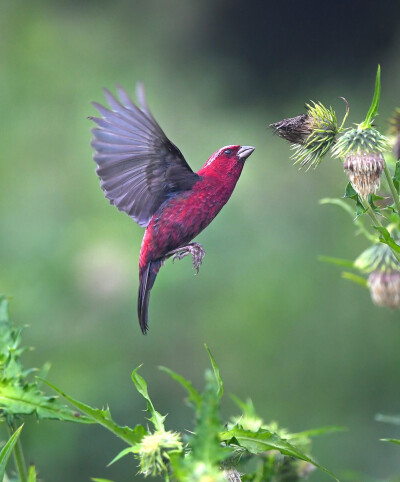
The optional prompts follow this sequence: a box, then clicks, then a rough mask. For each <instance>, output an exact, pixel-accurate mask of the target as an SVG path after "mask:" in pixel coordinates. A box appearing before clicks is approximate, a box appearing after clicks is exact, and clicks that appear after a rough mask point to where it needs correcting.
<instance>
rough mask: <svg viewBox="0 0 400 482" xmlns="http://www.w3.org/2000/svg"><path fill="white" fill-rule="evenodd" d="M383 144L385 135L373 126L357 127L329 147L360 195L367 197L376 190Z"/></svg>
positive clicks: (382, 163)
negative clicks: (341, 162)
mask: <svg viewBox="0 0 400 482" xmlns="http://www.w3.org/2000/svg"><path fill="white" fill-rule="evenodd" d="M387 145H388V140H387V138H386V137H384V136H382V135H381V134H380V133H379V132H378V131H377V130H376V129H374V128H372V127H369V128H361V127H360V126H358V128H355V129H351V130H349V131H347V132H346V133H345V134H343V136H342V137H341V138H340V139H339V141H338V142H337V144H336V145H335V147H334V148H333V149H332V154H333V155H334V156H335V157H342V158H343V159H344V163H343V169H344V170H345V172H346V173H347V175H348V177H349V179H350V182H351V185H352V186H353V188H354V190H355V191H356V192H357V194H359V195H360V196H362V197H367V196H369V195H370V194H373V193H375V192H376V191H377V190H378V189H379V186H380V183H381V176H382V172H383V170H384V168H385V160H384V158H383V155H382V152H384V151H385V150H386V149H387Z"/></svg>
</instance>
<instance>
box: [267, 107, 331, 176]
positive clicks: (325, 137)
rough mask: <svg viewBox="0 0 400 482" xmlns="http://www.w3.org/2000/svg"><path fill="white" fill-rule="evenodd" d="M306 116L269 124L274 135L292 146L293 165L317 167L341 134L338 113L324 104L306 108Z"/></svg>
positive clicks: (302, 115)
mask: <svg viewBox="0 0 400 482" xmlns="http://www.w3.org/2000/svg"><path fill="white" fill-rule="evenodd" d="M306 109H307V113H306V114H301V115H298V116H296V117H292V118H290V119H284V120H282V121H280V122H275V123H274V124H270V127H271V128H272V129H274V132H275V134H277V135H278V136H279V137H282V138H283V139H286V140H287V141H289V142H290V143H291V144H292V149H293V150H294V154H293V155H292V157H291V158H292V159H293V160H294V161H295V162H294V163H295V164H297V163H300V167H303V166H306V165H308V168H310V167H314V168H315V167H317V166H318V165H319V164H320V162H321V161H322V158H323V157H324V156H325V154H326V153H327V152H328V151H329V149H330V148H331V147H332V145H333V144H334V142H335V138H336V135H337V134H338V132H339V128H338V124H337V119H336V114H335V111H334V110H333V109H332V107H329V109H327V108H326V107H325V106H323V105H322V104H321V103H318V104H317V103H315V102H313V105H310V104H307V105H306Z"/></svg>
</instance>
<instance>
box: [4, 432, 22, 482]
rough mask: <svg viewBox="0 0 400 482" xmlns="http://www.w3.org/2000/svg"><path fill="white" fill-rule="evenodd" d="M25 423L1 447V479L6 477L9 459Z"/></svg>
mask: <svg viewBox="0 0 400 482" xmlns="http://www.w3.org/2000/svg"><path fill="white" fill-rule="evenodd" d="M22 427H23V425H21V426H20V427H19V428H18V429H17V430H16V431H15V432H14V433H13V434H12V435H11V437H10V438H9V439H8V441H7V442H6V443H5V445H4V447H3V448H2V449H1V452H0V480H3V479H4V475H5V473H6V466H7V462H8V459H9V458H10V456H11V454H12V451H13V449H14V446H15V445H16V443H17V442H18V439H19V436H20V434H21V430H22Z"/></svg>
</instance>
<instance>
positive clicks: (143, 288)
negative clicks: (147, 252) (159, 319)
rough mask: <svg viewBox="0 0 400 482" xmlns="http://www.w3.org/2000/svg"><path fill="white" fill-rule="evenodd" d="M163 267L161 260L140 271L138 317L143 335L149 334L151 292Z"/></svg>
mask: <svg viewBox="0 0 400 482" xmlns="http://www.w3.org/2000/svg"><path fill="white" fill-rule="evenodd" d="M161 266H162V261H161V260H159V259H158V260H155V261H149V262H148V263H147V264H146V265H145V266H143V268H140V270H139V294H138V306H137V309H138V317H139V324H140V328H141V329H142V332H143V334H144V335H145V334H146V333H147V330H148V329H149V325H148V321H149V320H148V310H149V300H150V290H151V288H152V287H153V285H154V281H155V280H156V277H157V274H158V272H159V271H160V268H161Z"/></svg>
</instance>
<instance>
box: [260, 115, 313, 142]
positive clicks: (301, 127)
mask: <svg viewBox="0 0 400 482" xmlns="http://www.w3.org/2000/svg"><path fill="white" fill-rule="evenodd" d="M314 125H315V120H314V118H313V117H311V116H309V115H307V114H300V115H298V116H296V117H291V118H289V119H283V120H281V121H279V122H275V123H274V124H270V126H269V127H271V128H272V129H273V130H274V134H277V135H278V136H279V137H282V139H286V140H287V141H289V142H290V143H292V144H305V143H306V141H307V139H308V138H309V136H310V135H311V133H312V131H313V127H314Z"/></svg>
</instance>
